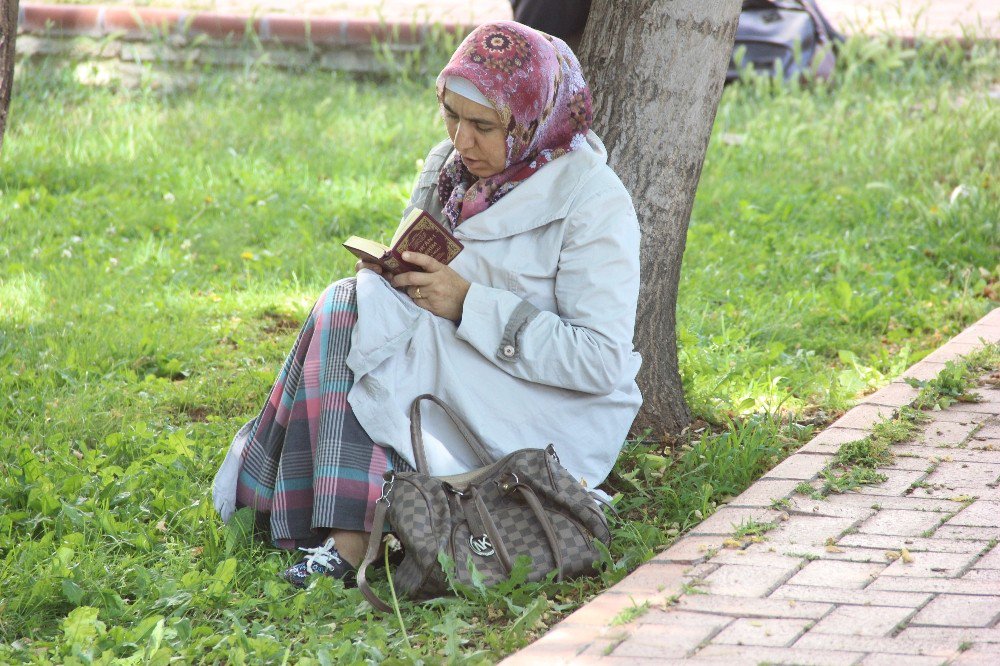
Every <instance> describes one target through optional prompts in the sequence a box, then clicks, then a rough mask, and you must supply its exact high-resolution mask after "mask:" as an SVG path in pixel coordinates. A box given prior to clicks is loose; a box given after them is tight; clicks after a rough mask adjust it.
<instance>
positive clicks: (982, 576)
mask: <svg viewBox="0 0 1000 666" xmlns="http://www.w3.org/2000/svg"><path fill="white" fill-rule="evenodd" d="M982 340H985V341H987V342H1000V308H998V309H996V310H994V311H993V312H992V313H990V314H989V315H987V316H986V317H985V318H983V319H982V320H980V321H979V322H978V323H976V324H974V325H973V326H971V327H970V328H968V329H966V331H964V332H963V333H961V334H960V335H958V336H956V337H955V338H954V339H953V340H952V341H951V342H949V343H947V344H945V345H944V346H943V347H942V348H941V349H940V350H938V351H937V352H935V353H934V354H933V355H931V356H929V357H928V359H929V360H925V361H922V362H920V363H918V364H917V365H915V366H914V367H912V368H910V369H909V370H908V371H907V372H905V373H904V377H909V376H913V375H915V374H916V375H921V376H925V377H932V376H934V374H935V373H934V371H936V369H937V368H938V367H939V366H940V365H941V363H940V362H939V360H938V359H945V358H954V357H955V355H956V353H955V352H957V353H960V354H967V353H968V352H969V351H971V350H972V349H974V348H975V346H976V345H980V344H982ZM956 341H957V342H956ZM970 345H972V346H970ZM909 389H910V387H909V386H908V385H907V384H905V383H904V382H902V380H897V381H896V382H893V383H892V384H890V385H889V386H888V387H886V388H885V389H882V390H881V391H879V392H877V393H875V394H872V395H871V396H868V397H867V398H866V399H865V400H864V401H863V402H862V403H861V404H860V405H858V406H857V407H855V408H854V409H853V410H851V411H850V412H848V413H847V414H845V415H844V416H843V417H842V418H841V419H840V420H839V421H837V422H836V423H834V424H833V425H832V426H831V427H830V428H828V429H827V430H825V431H824V432H822V433H820V434H819V435H818V436H817V437H816V438H815V439H814V440H813V441H812V442H810V443H809V444H807V445H805V446H804V447H802V449H801V450H800V451H799V452H798V453H796V454H794V455H793V456H791V457H790V458H788V459H787V460H785V461H784V462H782V463H781V464H779V465H778V466H777V467H775V468H774V469H773V470H771V472H769V473H768V474H766V475H764V477H763V478H762V479H761V480H760V481H758V482H757V483H756V484H754V485H753V486H751V487H750V488H748V489H747V490H746V491H745V492H744V493H742V494H741V495H740V496H739V497H737V498H735V499H734V500H733V501H732V502H730V503H729V505H727V506H726V507H724V508H722V509H720V510H719V511H718V512H716V513H715V514H714V515H712V516H711V517H709V518H708V519H707V520H705V521H704V522H703V523H702V524H701V525H698V526H696V527H695V528H694V529H692V530H691V531H690V532H689V533H688V534H687V535H685V536H684V537H682V538H681V539H679V540H678V541H677V542H675V543H674V544H672V545H671V546H670V547H669V548H668V549H667V550H665V551H664V552H662V553H660V554H659V555H658V556H656V557H655V558H653V559H652V560H651V561H649V562H648V563H646V564H644V565H643V566H641V567H639V568H638V569H637V570H636V571H635V572H633V573H632V574H631V575H629V576H628V577H626V578H625V579H624V580H623V581H621V582H620V583H619V584H618V585H615V586H614V587H612V588H611V589H609V590H607V591H606V592H604V593H603V594H601V595H599V596H598V597H596V598H595V599H594V600H593V601H591V602H590V603H588V604H586V605H584V606H583V607H582V608H580V609H579V610H578V611H576V612H575V613H573V614H572V615H570V616H569V617H567V618H566V619H565V620H563V621H562V622H560V623H559V624H557V625H556V626H555V627H553V628H552V630H550V631H549V633H548V634H546V635H545V636H543V637H542V638H540V639H539V640H538V641H536V642H535V643H533V644H532V645H529V646H528V647H527V648H525V649H523V650H521V651H520V652H518V653H516V654H514V655H511V656H510V657H508V658H507V659H506V660H505V661H504V662H503V664H505V665H508V666H519V665H521V664H525V665H532V666H533V665H534V664H538V663H543V662H544V663H546V664H547V665H549V666H555V665H556V664H589V663H600V664H628V665H629V666H634V665H639V664H678V665H679V664H686V665H691V666H695V665H698V664H701V665H709V664H719V665H723V664H725V665H726V666H730V665H739V664H754V665H756V664H760V663H769V664H815V665H817V666H836V665H837V664H844V665H845V666H847V665H865V666H882V665H884V666H899V665H900V664H905V665H906V666H910V665H914V666H921V665H923V664H927V665H928V666H930V665H934V666H937V665H940V664H955V665H967V666H974V665H984V666H985V665H986V664H989V665H990V666H996V664H1000V545H998V542H1000V387H995V386H991V385H984V386H983V387H982V388H981V389H979V394H980V395H981V396H982V398H983V400H982V401H981V402H979V403H976V404H973V405H967V404H962V405H955V406H952V407H949V408H948V409H946V410H943V411H938V412H934V413H933V418H931V419H930V420H929V421H928V422H926V423H923V424H922V425H921V427H920V432H918V433H917V434H916V435H915V436H914V438H913V440H912V441H910V442H906V443H902V444H898V445H896V446H895V452H896V454H897V457H896V461H895V462H894V463H893V464H892V465H891V466H888V467H886V468H882V469H880V471H881V472H883V473H884V474H885V475H886V476H887V477H888V480H887V481H886V482H885V483H882V484H879V485H877V486H869V487H866V488H863V489H861V491H859V492H851V493H845V494H841V495H830V496H828V497H826V498H823V499H812V498H808V497H805V496H803V495H799V494H796V493H795V490H794V489H795V486H796V485H798V484H799V483H801V482H802V481H815V480H816V478H817V476H818V474H819V471H820V470H821V469H822V466H823V464H825V462H826V461H827V460H829V459H830V457H831V456H832V455H833V454H834V453H836V451H837V448H838V447H839V446H840V445H842V444H844V443H846V442H849V441H852V440H855V439H859V438H860V437H863V436H864V435H865V434H866V433H867V432H868V431H869V430H870V428H871V426H872V425H874V423H875V422H876V421H877V419H878V418H879V417H880V416H884V415H886V414H887V410H888V412H891V411H892V410H894V409H898V408H899V407H901V406H904V405H909V404H910V403H911V402H912V400H913V398H914V397H915V395H916V393H915V392H914V391H912V390H909ZM774 500H786V502H785V503H783V510H782V511H777V510H775V509H773V508H772V504H773V502H774ZM748 519H753V520H758V521H774V523H775V525H776V527H775V528H774V529H772V530H770V531H768V532H766V533H765V535H764V540H763V541H761V542H758V543H753V544H750V545H748V546H744V547H739V548H731V547H727V546H733V545H734V544H733V542H732V541H727V539H728V538H729V537H730V536H731V535H732V533H733V532H734V531H735V529H736V527H737V526H738V525H740V524H741V522H743V521H746V520H748ZM904 550H905V551H906V553H905V557H904V556H903V554H904V553H903V551H904ZM643 604H646V605H647V607H648V610H646V611H645V612H643V613H641V614H639V615H638V617H635V618H634V619H633V620H632V621H631V622H628V623H625V624H622V623H621V622H620V621H619V622H616V621H615V618H620V617H622V615H621V614H622V613H623V612H629V613H630V614H634V613H635V610H634V609H635V607H636V606H641V605H643Z"/></svg>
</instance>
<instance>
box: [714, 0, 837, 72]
mask: <svg viewBox="0 0 1000 666" xmlns="http://www.w3.org/2000/svg"><path fill="white" fill-rule="evenodd" d="M834 40H842V38H841V37H840V35H839V34H837V33H836V32H834V31H833V29H832V26H830V23H829V21H827V20H826V17H824V16H823V14H822V13H821V12H820V11H819V8H818V7H817V6H816V4H815V3H814V2H813V1H812V0H802V1H799V0H744V2H743V11H742V12H741V13H740V24H739V27H737V29H736V42H735V44H734V45H733V59H732V60H731V61H730V63H729V71H728V72H727V73H726V83H730V82H732V81H735V80H736V79H738V78H740V69H741V68H742V67H747V66H750V67H752V68H753V69H754V70H755V71H757V72H761V73H764V74H768V75H771V76H774V75H775V74H777V72H778V67H779V65H778V63H780V69H781V72H782V73H783V74H784V77H785V79H786V80H789V79H792V78H793V77H796V76H802V75H803V74H804V73H805V72H808V71H814V72H815V75H816V77H817V78H819V79H824V80H825V79H829V78H830V76H831V75H832V74H833V66H834V59H835V56H834V52H833V42H834ZM741 54H742V56H741Z"/></svg>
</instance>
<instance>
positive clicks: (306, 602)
mask: <svg viewBox="0 0 1000 666" xmlns="http://www.w3.org/2000/svg"><path fill="white" fill-rule="evenodd" d="M997 56H998V53H997V49H996V47H995V46H991V47H977V48H976V49H974V50H972V51H971V52H970V53H968V54H963V53H962V52H961V51H957V50H953V49H948V48H944V47H934V46H928V47H925V48H922V49H920V50H919V51H913V50H904V49H901V48H897V47H889V46H886V45H885V44H881V43H879V42H875V41H860V40H859V41H852V42H850V43H849V44H848V45H847V46H846V47H845V53H844V57H843V58H842V59H841V65H842V67H841V70H840V72H839V74H838V78H837V80H836V82H835V84H833V85H832V86H829V87H820V88H816V89H809V90H802V89H798V88H795V87H792V88H781V89H777V90H775V89H773V88H771V87H770V86H766V85H762V84H749V85H743V86H736V87H731V88H729V89H728V90H727V91H726V93H725V95H724V97H723V101H722V104H721V106H720V108H719V113H718V117H717V121H716V128H715V132H714V135H713V139H712V143H711V145H710V148H709V153H708V157H707V159H706V162H705V168H704V172H703V175H702V182H701V186H700V189H699V192H698V197H697V200H696V204H695V209H694V213H693V218H692V221H691V228H690V232H689V236H688V245H687V250H686V254H685V259H684V267H683V280H682V285H681V293H680V305H679V312H678V322H679V331H678V335H679V342H680V358H681V369H682V374H683V376H684V381H685V386H686V389H687V393H688V396H689V400H690V403H691V405H692V408H693V409H694V411H695V413H696V415H697V417H698V419H699V421H698V422H697V423H696V427H695V428H693V429H692V431H691V432H689V433H686V435H685V436H683V437H680V438H678V441H677V442H675V446H674V447H672V448H670V449H664V448H662V447H659V446H654V445H653V444H646V443H643V442H642V441H635V442H629V443H627V445H626V453H625V455H623V456H622V459H621V461H620V464H619V466H618V467H617V468H616V471H615V473H614V474H613V475H612V477H611V479H609V482H608V485H607V488H608V489H609V490H610V491H612V492H614V493H620V495H621V496H620V498H619V502H618V505H619V509H620V511H621V518H619V519H617V520H616V521H615V537H616V538H615V543H614V544H613V547H612V549H611V552H610V553H608V555H607V556H606V558H605V562H604V563H603V571H602V573H601V576H600V577H599V578H598V579H595V580H593V581H586V582H580V583H575V584H561V585H560V584H554V583H549V584H542V585H518V584H516V581H515V582H512V583H511V584H509V585H505V586H502V587H501V588H500V589H495V590H486V589H461V590H458V592H459V594H458V595H457V596H456V597H454V598H450V599H442V600H437V601H432V602H429V603H421V604H414V603H410V602H405V601H404V602H403V603H402V609H401V610H402V614H401V617H402V620H403V627H401V626H400V624H399V623H398V622H397V621H396V619H395V618H392V617H382V616H380V615H378V614H375V613H374V612H373V611H372V610H371V609H370V607H369V606H368V605H367V604H366V603H365V602H364V601H363V600H362V598H361V596H360V594H359V593H358V592H357V591H355V590H343V589H342V588H341V587H340V585H339V583H335V582H332V581H329V580H321V581H318V583H317V584H316V585H314V586H313V587H312V588H311V589H309V590H307V591H304V592H296V591H293V590H292V589H291V588H289V587H288V586H287V585H285V584H284V583H283V582H281V581H280V580H279V579H278V578H277V575H276V574H277V573H278V572H279V571H280V570H281V569H283V568H284V567H285V566H286V565H287V564H288V562H289V561H290V557H289V556H288V555H285V554H282V553H277V552H274V551H271V550H268V549H265V548H263V547H261V546H259V545H258V544H255V543H254V542H253V541H252V540H250V539H249V538H248V536H247V534H246V530H245V529H243V528H242V527H241V525H244V524H245V523H244V522H240V521H237V522H236V523H235V524H234V525H232V526H230V527H226V528H223V527H222V526H221V525H220V524H219V522H218V519H217V517H216V516H215V514H214V512H213V510H212V508H211V502H210V498H209V484H210V481H211V478H212V475H213V474H214V472H215V469H216V468H217V466H218V464H219V463H220V462H221V459H222V456H223V455H224V453H225V449H226V446H227V444H228V441H229V439H230V437H231V436H232V434H233V433H234V432H235V431H236V430H237V429H238V427H239V426H240V425H241V424H242V423H243V421H245V420H246V419H247V418H249V417H251V416H252V415H254V413H255V412H256V410H257V409H258V408H259V406H260V403H261V401H262V399H263V397H264V396H265V394H266V392H267V391H268V389H269V388H270V385H271V382H272V381H273V379H274V375H275V372H276V370H277V368H278V366H279V364H280V362H281V360H282V358H283V355H284V354H285V352H286V351H287V350H288V348H289V346H290V344H291V342H292V340H293V339H294V336H295V332H296V330H297V327H298V325H299V324H300V322H301V321H302V320H303V318H304V316H305V314H306V313H307V311H308V308H309V306H310V304H311V302H312V299H313V298H314V297H315V296H316V295H317V294H319V292H320V291H321V290H322V289H323V287H324V286H325V285H326V284H328V283H329V282H330V281H332V280H334V279H336V278H339V277H342V276H344V275H347V274H349V273H350V272H351V266H352V264H353V260H352V257H351V256H350V255H349V254H348V253H347V252H346V251H345V250H343V249H342V248H340V246H339V243H340V240H341V239H342V238H344V237H345V236H346V235H349V234H359V235H367V236H370V237H378V236H383V237H384V236H388V235H390V234H391V231H392V229H393V228H394V226H395V220H396V218H397V216H398V215H399V213H400V211H401V209H402V206H403V204H404V202H405V200H406V198H407V196H408V190H409V186H410V184H411V183H412V180H413V177H414V176H415V173H416V170H417V163H418V161H419V160H420V159H421V158H422V156H423V155H424V153H425V152H426V150H427V148H428V147H429V146H431V145H432V144H433V143H435V142H436V141H437V140H439V138H441V137H443V136H444V131H443V128H442V126H441V124H440V121H439V120H438V119H437V115H436V108H435V99H434V95H433V92H432V89H431V87H430V86H429V85H426V84H423V85H418V84H414V83H413V82H410V81H404V80H400V81H365V80H356V79H351V78H348V77H344V76H338V75H335V74H330V73H327V72H321V71H307V72H300V73H296V74H288V73H280V72H273V71H268V70H264V69H261V70H257V69H253V68H251V69H250V70H246V71H239V72H226V71H205V72H203V73H202V74H201V77H200V84H199V85H198V86H197V87H195V88H192V89H188V90H180V91H174V92H169V93H167V92H161V91H159V90H157V89H155V88H154V87H145V88H141V89H138V90H119V89H114V88H91V87H85V86H83V85H80V84H78V83H76V82H75V80H74V77H73V73H72V72H73V68H72V67H69V66H66V65H64V64H61V63H59V62H50V63H34V64H28V63H25V64H23V65H22V67H21V70H20V71H19V76H18V79H17V88H16V90H15V99H14V102H13V110H12V118H11V126H10V129H9V134H8V136H7V139H6V142H5V145H4V156H3V163H2V171H0V396H2V397H0V400H2V401H3V406H2V408H0V507H2V509H0V661H5V662H6V661H22V660H34V661H38V662H46V661H56V662H67V663H70V662H72V663H90V662H93V663H110V662H111V661H112V660H114V659H121V660H122V662H121V663H147V662H148V663H167V662H168V661H170V660H171V659H176V660H180V661H184V662H190V661H225V662H227V663H234V664H236V663H244V662H246V663H283V662H285V661H297V662H298V663H302V664H306V663H319V664H327V663H331V664H332V663H337V664H341V663H355V662H364V661H381V660H386V663H412V662H419V661H420V660H421V659H423V660H426V661H427V662H430V663H436V662H438V661H440V660H441V659H442V657H447V658H448V659H449V660H452V661H454V662H456V663H458V662H472V663H477V662H492V661H496V660H497V659H498V658H500V657H502V656H503V655H505V654H507V653H509V652H511V651H513V650H515V649H517V648H518V647H520V646H522V645H524V644H526V643H527V642H529V641H530V640H532V638H533V637H534V636H537V635H538V632H539V631H541V630H542V629H543V628H544V626H546V625H549V624H551V623H552V622H554V621H556V620H557V619H558V618H559V617H560V616H561V615H563V614H565V613H566V612H568V611H569V610H572V609H573V608H575V607H576V606H577V605H579V604H580V603H581V602H582V600H584V599H585V598H586V597H587V596H588V595H590V594H593V593H594V592H595V591H597V590H598V589H599V588H600V587H601V586H602V585H606V584H609V583H613V582H614V581H616V580H618V579H619V578H621V576H623V575H624V574H625V573H626V572H627V571H628V570H629V569H631V568H633V567H634V566H635V565H636V564H638V563H639V562H641V561H643V560H644V559H647V558H648V557H650V556H651V555H652V554H653V553H654V552H655V551H656V549H657V548H659V547H662V546H663V545H664V544H665V543H668V542H669V541H670V540H671V539H672V538H674V537H675V536H676V535H677V534H678V533H679V532H681V531H683V530H684V529H686V528H688V527H690V526H691V525H692V524H693V523H695V522H697V521H698V520H699V519H701V518H702V517H704V516H706V515H708V514H710V513H711V512H712V511H713V510H715V508H717V506H718V505H719V504H720V503H722V502H725V501H726V499H727V498H728V497H731V496H733V495H735V494H737V493H738V492H740V490H742V489H743V488H744V487H746V486H747V485H748V484H749V483H751V482H752V481H753V480H754V479H755V478H756V477H757V476H759V475H760V474H762V473H763V472H764V471H765V470H766V469H768V468H769V467H770V466H772V465H773V464H775V463H776V462H777V461H778V460H780V459H781V458H782V457H783V456H785V455H787V454H788V452H789V451H791V450H794V448H795V447H796V446H797V445H798V444H800V443H802V442H803V441H806V440H807V439H808V438H809V437H810V436H811V435H812V434H814V433H815V432H816V431H817V430H818V428H820V427H822V426H823V425H825V424H826V423H828V422H830V421H831V420H832V419H833V418H835V417H836V416H837V414H838V413H840V412H842V411H843V410H844V409H845V408H847V407H848V406H850V405H851V404H852V402H853V401H855V400H856V399H857V398H858V396H859V395H862V394H863V393H865V392H867V391H871V390H873V389H874V388H876V387H878V386H880V385H883V384H885V383H886V382H888V381H889V380H891V379H892V378H893V377H894V376H896V375H897V374H898V373H900V372H901V371H902V370H904V369H905V368H906V367H908V366H909V365H910V364H912V363H913V362H915V361H916V360H918V359H919V358H921V357H922V356H924V355H926V354H927V353H929V352H930V351H932V350H933V349H934V348H935V347H936V346H938V345H939V344H940V343H942V342H943V341H944V340H946V339H947V338H949V337H950V336H952V335H954V334H955V333H957V332H958V331H960V330H961V329H962V328H963V327H964V326H965V325H967V324H968V323H970V322H972V321H974V320H976V319H977V318H979V317H980V316H982V315H983V314H985V313H986V312H987V311H989V309H990V308H992V307H995V306H997V305H998V301H1000V284H998V281H1000V265H998V261H1000V193H998V188H1000V181H998V174H997V172H996V165H997V164H998V163H1000V100H998V99H997V86H998V81H1000V67H998V65H997V62H998V58H997ZM245 517H246V516H241V518H245Z"/></svg>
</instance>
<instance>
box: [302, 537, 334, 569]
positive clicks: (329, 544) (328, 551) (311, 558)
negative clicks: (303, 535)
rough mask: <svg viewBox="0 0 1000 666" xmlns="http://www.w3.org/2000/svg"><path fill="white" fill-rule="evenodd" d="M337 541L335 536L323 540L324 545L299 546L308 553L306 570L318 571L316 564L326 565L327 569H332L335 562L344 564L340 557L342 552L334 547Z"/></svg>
mask: <svg viewBox="0 0 1000 666" xmlns="http://www.w3.org/2000/svg"><path fill="white" fill-rule="evenodd" d="M334 546H335V543H334V540H333V537H330V538H329V539H327V540H326V541H324V542H323V544H322V545H320V546H316V547H315V548H299V550H301V551H302V552H304V553H305V554H306V557H305V563H306V571H308V572H309V573H316V570H315V569H314V568H313V567H314V566H317V565H318V566H321V567H326V568H327V569H332V568H333V564H334V563H336V564H342V563H343V560H342V559H340V553H338V552H337V549H336V548H335V547H334Z"/></svg>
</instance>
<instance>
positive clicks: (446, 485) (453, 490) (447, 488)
mask: <svg viewBox="0 0 1000 666" xmlns="http://www.w3.org/2000/svg"><path fill="white" fill-rule="evenodd" d="M441 487H442V488H444V489H445V491H447V492H449V493H451V494H452V495H458V496H459V497H465V493H463V492H462V491H461V490H459V489H458V488H456V487H455V486H453V485H451V484H450V483H448V482H447V481H442V482H441Z"/></svg>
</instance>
